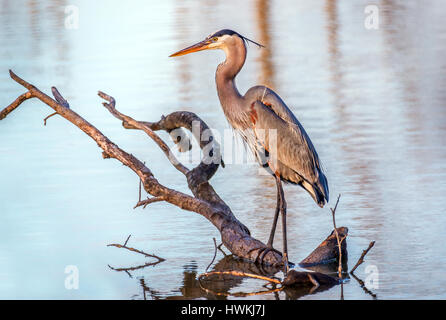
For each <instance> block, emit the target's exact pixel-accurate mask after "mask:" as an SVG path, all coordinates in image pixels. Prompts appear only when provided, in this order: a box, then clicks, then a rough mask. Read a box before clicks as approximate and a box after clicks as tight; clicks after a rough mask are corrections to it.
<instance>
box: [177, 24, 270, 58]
mask: <svg viewBox="0 0 446 320" xmlns="http://www.w3.org/2000/svg"><path fill="white" fill-rule="evenodd" d="M246 41H249V42H252V43H254V44H256V45H258V46H259V47H263V45H261V44H259V43H257V42H254V41H252V40H250V39H248V38H246V37H244V36H242V35H241V34H239V33H237V32H235V31H232V30H229V29H223V30H220V31H217V32H215V33H214V34H211V35H209V36H207V37H206V39H204V40H203V41H200V42H198V43H196V44H194V45H192V46H190V47H187V48H184V49H183V50H180V51H178V52H175V53H173V54H171V55H170V56H169V57H178V56H183V55H185V54H188V53H192V52H196V51H201V50H208V49H222V50H225V51H226V50H228V48H231V47H237V46H244V45H245V42H246Z"/></svg>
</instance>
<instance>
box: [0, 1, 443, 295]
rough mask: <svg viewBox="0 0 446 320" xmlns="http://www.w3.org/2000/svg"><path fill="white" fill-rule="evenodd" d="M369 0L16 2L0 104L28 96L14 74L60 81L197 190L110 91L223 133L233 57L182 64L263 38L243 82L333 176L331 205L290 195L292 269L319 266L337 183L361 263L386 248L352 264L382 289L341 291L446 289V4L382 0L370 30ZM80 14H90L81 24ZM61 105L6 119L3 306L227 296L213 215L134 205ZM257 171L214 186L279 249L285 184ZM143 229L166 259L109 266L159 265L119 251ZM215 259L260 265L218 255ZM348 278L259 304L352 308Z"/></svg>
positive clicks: (0, 191) (238, 171) (97, 121)
mask: <svg viewBox="0 0 446 320" xmlns="http://www.w3.org/2000/svg"><path fill="white" fill-rule="evenodd" d="M368 4H369V3H368V1H362V0H361V1H331V0H327V1H295V0H288V1H280V2H279V1H277V2H269V1H262V0H259V1H215V0H214V1H183V0H181V1H180V0H176V1H175V0H169V1H150V2H149V1H139V2H136V1H135V2H131V5H126V4H125V2H123V1H107V2H106V4H105V1H94V2H92V1H70V2H67V1H32V0H29V1H21V0H20V1H17V0H14V1H13V0H3V1H1V2H0V43H1V46H0V106H1V107H2V108H3V107H5V106H6V105H8V104H9V103H11V102H12V101H13V100H14V99H15V98H16V97H17V96H18V95H20V94H21V93H23V92H24V89H23V88H22V87H20V86H19V85H18V84H17V83H15V82H14V81H12V80H11V79H10V78H9V75H8V69H12V70H14V71H15V72H16V73H17V74H18V75H19V76H21V77H23V78H24V79H26V80H28V81H29V82H31V83H33V84H34V85H36V86H38V87H39V88H40V89H42V90H43V91H45V92H48V93H49V92H50V87H51V86H53V85H54V86H57V87H58V89H59V90H60V92H61V93H62V94H63V95H64V97H65V98H66V99H67V100H68V101H69V103H70V106H71V107H72V108H73V109H74V110H75V111H76V112H78V113H79V114H80V115H82V116H83V117H84V118H85V119H87V120H88V121H89V122H91V123H92V124H94V125H95V126H96V127H97V128H98V129H100V130H101V131H102V132H103V133H104V134H105V135H107V136H108V137H109V138H110V139H111V140H113V141H114V142H116V143H117V144H118V145H119V146H120V147H122V148H123V149H124V150H126V151H128V152H131V153H132V154H134V155H135V156H136V157H138V158H139V159H141V160H143V161H145V162H146V164H147V166H148V167H150V169H151V170H152V171H153V172H154V174H155V176H156V177H157V178H158V179H159V180H160V181H161V182H162V183H163V184H165V185H167V186H169V187H171V188H174V189H177V190H181V191H184V192H188V190H187V186H186V183H185V179H184V177H183V176H182V175H181V174H180V173H178V172H177V171H176V170H175V169H174V168H173V167H172V166H171V165H170V164H169V163H168V162H167V161H166V159H165V156H164V154H163V153H162V152H161V151H160V150H159V148H158V147H157V146H156V145H155V144H154V143H153V142H152V141H151V140H150V139H149V138H147V137H146V136H145V135H144V134H143V133H141V132H137V131H131V130H125V129H123V128H122V126H121V124H120V123H119V122H118V121H117V120H116V119H115V118H113V117H112V116H111V115H110V114H109V113H108V112H107V110H105V109H104V108H102V107H101V99H100V98H99V97H98V96H97V95H96V93H97V91H98V90H102V91H104V92H106V93H109V94H111V95H113V96H114V97H115V98H116V99H117V106H118V108H119V109H120V110H121V111H122V112H124V113H126V114H128V115H131V116H132V117H134V118H135V119H139V120H146V121H155V120H158V119H159V118H160V117H161V115H163V114H168V113H170V112H173V111H177V110H187V111H193V112H195V113H197V114H198V115H199V116H201V117H202V119H204V120H205V121H206V122H207V123H208V125H209V126H210V127H211V128H214V129H215V130H217V131H219V132H223V130H224V129H227V128H228V124H227V122H226V120H225V118H224V115H223V112H222V110H221V107H220V105H219V101H218V97H217V93H216V89H215V83H214V73H215V69H216V66H217V64H218V63H219V62H220V61H222V60H223V59H224V54H223V53H222V52H217V51H206V52H200V53H196V54H192V55H188V56H185V57H181V58H176V59H173V58H168V55H169V54H171V53H173V52H175V51H177V50H179V49H181V48H183V47H185V46H187V45H190V44H193V43H195V42H197V41H199V40H201V39H203V38H204V37H205V36H207V35H208V34H210V33H212V32H214V31H216V30H219V29H223V28H231V29H234V30H236V31H238V32H240V33H241V34H243V35H245V36H247V37H248V38H251V39H253V40H256V41H258V42H260V43H263V44H265V45H266V49H258V48H256V47H255V46H254V45H251V46H250V47H249V50H248V57H247V61H246V64H245V66H244V68H243V70H242V71H241V73H240V74H239V76H238V77H237V85H238V87H239V89H240V91H241V92H245V91H246V90H247V89H249V88H250V87H251V86H253V85H255V84H262V83H263V84H268V85H269V86H271V87H272V88H273V89H274V90H275V91H276V92H277V93H278V94H279V95H280V96H281V97H282V98H283V99H284V101H285V102H286V103H287V105H288V106H289V107H290V108H291V109H292V110H293V112H294V113H295V114H296V116H297V117H298V118H299V120H300V121H301V123H302V124H303V125H304V127H305V128H306V130H307V132H308V133H309V135H310V137H311V139H312V141H313V143H314V144H315V146H316V148H317V151H318V153H319V156H320V158H321V159H322V162H323V165H324V168H325V171H326V175H327V177H328V181H329V186H330V194H331V201H330V203H329V205H328V206H326V207H325V208H324V209H320V208H319V207H318V206H317V205H315V203H314V202H313V200H312V199H311V198H310V197H309V196H308V194H307V193H306V192H305V191H303V190H302V189H300V188H299V187H295V186H285V193H286V198H287V202H288V230H289V231H288V232H289V235H288V248H289V253H290V257H291V260H292V261H295V262H298V261H300V260H301V259H303V258H304V257H306V256H307V255H308V254H309V253H310V252H311V251H312V250H313V249H314V248H315V247H316V246H317V245H318V244H319V243H320V242H321V241H322V240H323V239H325V237H326V236H327V235H328V234H329V233H330V232H331V230H332V220H331V213H330V209H329V207H330V206H331V207H333V206H334V202H335V200H336V196H337V195H338V194H341V195H342V196H341V200H340V204H339V207H338V211H337V224H338V226H347V227H348V228H349V230H350V232H349V237H348V239H347V242H348V250H349V267H350V268H352V267H353V265H354V264H355V262H356V260H357V259H358V258H359V256H360V254H361V252H362V250H363V249H365V248H366V247H367V246H368V244H369V242H370V241H372V240H375V241H376V244H375V247H374V248H373V249H372V250H371V251H370V252H369V254H368V255H367V257H366V259H365V260H366V261H365V263H364V264H363V265H361V266H360V267H359V268H358V270H357V271H356V275H357V277H358V278H360V279H361V280H363V281H364V282H365V283H366V287H367V285H368V287H367V290H369V291H368V292H367V291H366V290H364V288H362V287H361V286H360V284H359V283H358V281H356V280H355V279H353V278H351V279H350V281H348V282H346V283H345V284H344V285H343V296H344V298H345V299H373V298H374V297H376V298H378V299H402V298H409V299H415V298H442V299H444V298H446V289H445V288H446V275H445V272H444V271H443V270H442V266H444V265H445V263H446V249H445V245H444V243H445V240H446V235H445V230H446V214H445V201H444V194H445V192H446V183H445V181H446V161H445V160H446V143H445V137H446V90H445V88H446V59H445V58H444V57H445V49H446V41H445V40H446V25H445V24H444V20H445V17H446V11H445V4H444V1H441V0H437V1H434V0H433V1H430V2H429V4H427V3H424V2H421V1H420V2H417V1H414V2H410V3H409V2H407V1H403V0H400V1H396V0H394V1H392V0H387V1H384V0H383V1H378V2H377V3H376V4H377V8H378V9H379V28H378V29H368V28H366V27H365V25H364V20H365V19H366V18H367V16H368V14H367V13H365V12H364V10H365V7H366V6H367V5H368ZM69 5H74V7H68V8H67V6H69ZM65 10H67V11H65ZM76 12H78V13H79V15H78V17H79V20H78V21H77V22H78V23H76V21H75V20H76V19H74V20H73V19H72V18H73V16H71V15H72V14H75V13H76ZM67 19H68V20H67ZM73 27H74V28H73ZM51 112H52V109H50V108H48V107H47V106H45V105H43V104H42V103H41V102H39V101H37V100H36V101H35V100H31V101H27V102H25V103H24V104H23V105H22V106H21V107H20V108H19V109H17V110H16V111H15V112H14V113H12V114H10V115H9V116H8V117H7V118H6V119H5V120H3V121H1V122H0V298H3V299H5V298H6V299H28V298H38V299H143V298H147V299H165V298H169V299H177V298H210V299H214V298H217V297H216V296H215V295H213V294H210V293H206V292H205V291H204V290H203V289H201V288H200V286H199V284H198V282H197V276H198V274H200V273H202V272H205V271H206V268H207V266H208V265H209V263H210V262H211V261H212V258H213V256H214V242H213V238H214V237H215V238H216V239H217V241H219V233H218V231H217V230H216V229H215V228H214V227H213V226H212V225H211V224H210V223H209V222H208V221H206V220H205V219H204V218H203V217H201V216H200V215H198V214H195V213H191V212H185V211H182V210H181V209H179V208H176V207H173V206H171V205H168V204H166V203H154V204H152V205H150V206H149V207H147V208H146V209H145V210H143V209H141V208H139V209H135V210H134V209H133V206H134V205H135V203H136V201H137V200H138V182H139V181H138V178H137V176H136V175H135V174H134V173H133V172H131V171H130V170H129V169H128V168H126V167H124V166H122V165H121V164H120V163H118V162H117V161H114V160H103V159H102V156H101V150H100V149H98V147H97V145H96V144H95V143H94V142H93V141H92V140H91V139H90V138H88V137H87V136H86V135H85V134H84V133H83V132H81V131H80V130H79V129H78V128H76V127H74V126H73V125H72V124H71V123H68V122H67V121H65V120H64V119H62V118H60V117H57V116H56V117H53V118H50V119H49V120H48V123H47V125H46V126H43V118H45V117H46V116H47V115H48V114H50V113H51ZM160 135H161V136H162V137H163V138H164V139H165V140H166V141H168V135H167V134H165V133H160ZM169 143H170V144H171V145H172V143H171V142H170V141H169ZM257 173H258V169H257V166H256V165H247V164H228V165H227V166H226V168H224V169H219V170H218V172H217V174H216V175H215V176H214V177H213V179H212V180H211V183H212V185H213V186H214V188H215V189H216V191H217V192H218V193H219V195H220V196H221V197H222V198H223V199H224V200H225V201H226V203H227V204H228V205H229V206H230V207H231V208H232V210H233V212H234V213H235V215H236V216H237V217H238V218H239V219H240V221H242V222H243V223H244V224H245V225H247V226H248V227H249V228H250V230H251V233H252V234H253V236H254V237H256V238H258V239H261V240H263V241H266V240H267V238H268V235H269V229H270V225H271V221H272V217H273V213H274V207H275V194H276V191H275V184H274V180H273V179H272V178H271V177H270V176H264V175H259V174H257ZM279 229H280V226H279ZM130 234H131V235H132V236H131V238H130V239H129V242H128V245H129V246H132V247H135V248H137V249H140V250H143V251H145V252H148V253H153V254H156V255H158V256H161V257H163V258H164V259H166V261H164V262H162V263H159V264H157V265H154V266H149V267H146V268H140V269H137V270H132V271H129V272H128V273H126V272H123V271H116V270H113V268H115V269H116V268H130V267H136V266H140V265H144V264H145V263H147V262H151V261H153V260H151V259H147V258H145V257H143V256H142V255H138V254H136V253H132V252H129V251H126V250H123V249H118V248H115V247H107V244H110V243H123V242H125V240H126V239H127V237H128V235H130ZM280 243H281V233H280V230H279V231H278V234H277V237H276V245H277V247H278V248H280V247H281V246H280ZM226 251H227V250H226ZM67 266H68V268H67ZM69 266H74V267H75V268H76V270H77V271H78V275H79V287H78V289H74V290H68V289H67V288H66V280H67V277H68V276H70V275H72V274H71V273H70V270H72V269H70V267H69ZM214 268H217V269H218V268H222V269H234V268H241V269H242V270H245V271H246V270H248V271H249V270H251V271H252V270H253V269H255V268H254V266H252V265H249V264H243V263H241V262H240V261H237V260H234V259H231V258H230V257H226V258H224V256H223V254H222V253H220V252H217V257H216V259H215V262H214V264H213V265H212V266H211V267H210V269H214ZM66 271H67V272H68V273H66ZM277 276H278V277H281V276H282V274H281V273H280V272H279V273H278V274H277ZM371 276H373V281H369V280H370V279H371V278H370V277H371ZM262 285H263V282H261V281H259V280H241V279H237V280H236V281H231V282H227V283H226V284H225V285H223V286H221V284H218V283H217V284H214V287H212V286H213V284H210V288H211V289H212V290H214V291H219V290H220V291H224V292H227V293H235V292H245V293H248V292H255V291H259V290H262ZM340 289H341V288H340V287H339V286H337V287H333V288H331V289H329V290H325V291H320V292H312V294H310V292H302V293H299V292H295V293H292V292H291V293H290V292H284V291H282V292H279V293H268V294H263V295H259V296H256V298H259V299H287V298H291V299H293V298H301V299H339V298H340V296H341V290H340ZM372 294H373V295H372ZM218 298H224V297H218ZM228 298H229V299H234V298H237V299H242V298H243V297H228ZM251 298H252V296H251V297H246V299H251Z"/></svg>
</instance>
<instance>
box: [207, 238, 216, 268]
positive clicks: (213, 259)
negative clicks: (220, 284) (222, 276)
mask: <svg viewBox="0 0 446 320" xmlns="http://www.w3.org/2000/svg"><path fill="white" fill-rule="evenodd" d="M212 239H213V240H214V247H215V250H214V257H213V258H212V261H211V263H209V265H208V267H207V268H206V272H208V269H209V267H210V266H211V265H212V264H213V263H214V261H215V257H216V256H217V241H216V240H215V238H212Z"/></svg>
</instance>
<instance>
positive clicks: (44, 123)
mask: <svg viewBox="0 0 446 320" xmlns="http://www.w3.org/2000/svg"><path fill="white" fill-rule="evenodd" d="M56 114H57V112H53V113H52V114H50V115H49V116H47V117H46V118H45V119H43V125H44V126H46V121H47V120H48V119H49V118H51V117H52V116H55V115H56Z"/></svg>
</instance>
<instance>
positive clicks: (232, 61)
mask: <svg viewBox="0 0 446 320" xmlns="http://www.w3.org/2000/svg"><path fill="white" fill-rule="evenodd" d="M240 41H241V42H243V40H240ZM224 51H225V53H226V60H225V61H224V62H223V63H221V64H220V65H219V66H218V68H217V72H216V74H215V81H216V83H217V92H218V97H219V99H220V103H221V106H222V107H223V111H224V112H225V114H226V116H227V117H228V115H229V114H234V112H237V111H238V112H240V111H241V110H239V109H240V108H242V106H243V104H242V103H241V102H242V100H243V97H242V96H241V95H240V93H239V92H238V90H237V87H236V85H235V76H236V75H237V74H238V73H239V71H240V70H241V69H242V67H243V64H244V63H245V59H246V47H245V45H244V43H242V45H237V46H233V47H230V48H225V50H224ZM231 111H233V112H232V113H231ZM228 120H231V119H228Z"/></svg>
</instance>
